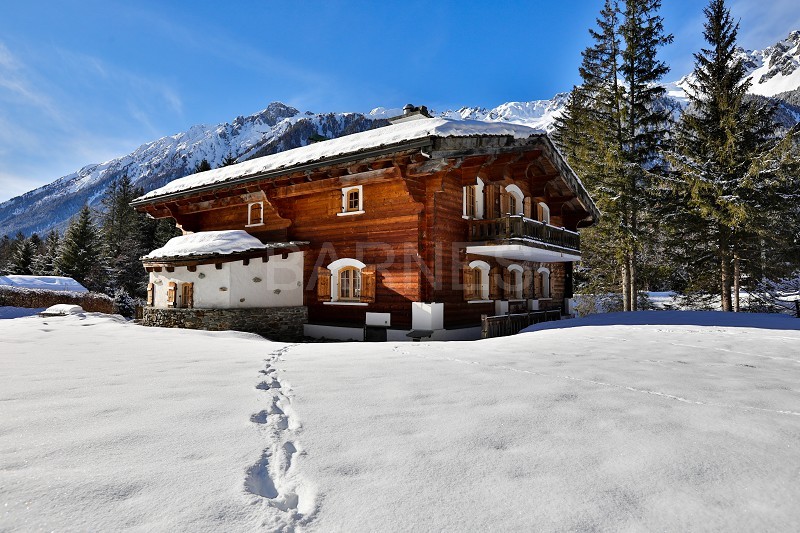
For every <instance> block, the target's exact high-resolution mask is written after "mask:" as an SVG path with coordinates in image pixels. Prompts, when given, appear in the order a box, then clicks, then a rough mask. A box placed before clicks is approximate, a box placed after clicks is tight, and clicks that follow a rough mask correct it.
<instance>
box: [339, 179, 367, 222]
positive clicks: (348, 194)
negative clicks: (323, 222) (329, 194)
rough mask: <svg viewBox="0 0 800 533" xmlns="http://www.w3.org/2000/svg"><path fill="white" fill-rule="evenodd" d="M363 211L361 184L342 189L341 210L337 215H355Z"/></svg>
mask: <svg viewBox="0 0 800 533" xmlns="http://www.w3.org/2000/svg"><path fill="white" fill-rule="evenodd" d="M363 212H364V190H363V187H362V186H361V185H355V186H353V187H345V188H344V189H342V211H341V212H340V213H338V214H339V215H357V214H360V213H363Z"/></svg>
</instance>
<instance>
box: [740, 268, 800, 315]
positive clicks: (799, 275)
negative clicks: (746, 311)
mask: <svg viewBox="0 0 800 533" xmlns="http://www.w3.org/2000/svg"><path fill="white" fill-rule="evenodd" d="M797 301H800V270H798V271H796V272H795V273H794V274H792V275H791V276H789V277H787V278H783V279H780V280H777V281H773V280H763V281H761V282H760V283H759V284H758V285H757V287H756V290H755V291H753V293H751V295H750V307H751V310H753V311H759V312H762V313H787V314H796V313H797V303H796V302H797Z"/></svg>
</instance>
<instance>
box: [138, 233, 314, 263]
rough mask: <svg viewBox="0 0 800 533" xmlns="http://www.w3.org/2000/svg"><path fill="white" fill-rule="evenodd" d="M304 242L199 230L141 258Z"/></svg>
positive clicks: (192, 254) (288, 245) (162, 257)
mask: <svg viewBox="0 0 800 533" xmlns="http://www.w3.org/2000/svg"><path fill="white" fill-rule="evenodd" d="M303 244H307V243H305V242H282V243H274V242H273V243H268V244H264V243H262V242H261V241H260V240H258V239H257V238H256V237H253V236H252V235H250V234H249V233H247V232H246V231H244V230H226V231H201V232H198V233H189V234H187V235H181V236H178V237H173V238H171V239H170V240H169V241H167V244H165V245H164V246H162V247H161V248H157V249H155V250H153V251H152V252H150V253H149V254H147V255H146V256H144V257H143V258H142V259H145V260H146V259H150V260H153V259H164V258H178V257H192V256H209V255H228V254H233V253H239V252H249V251H254V250H269V249H275V248H288V247H293V246H301V245H303Z"/></svg>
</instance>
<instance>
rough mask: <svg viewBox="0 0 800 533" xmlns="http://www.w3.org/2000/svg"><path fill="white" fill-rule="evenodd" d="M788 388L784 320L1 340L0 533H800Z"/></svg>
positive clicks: (31, 332) (90, 318) (55, 334)
mask: <svg viewBox="0 0 800 533" xmlns="http://www.w3.org/2000/svg"><path fill="white" fill-rule="evenodd" d="M557 326H563V327H557ZM799 378H800V320H798V319H793V318H789V317H785V316H771V315H770V316H768V315H744V314H743V315H730V314H727V315H723V314H721V313H691V312H672V311H661V312H643V313H633V314H626V315H623V314H616V315H602V316H594V317H589V318H587V319H581V320H573V321H564V322H562V323H559V324H557V323H549V324H543V325H540V326H539V327H538V331H532V332H529V333H524V334H520V335H517V336H515V337H510V338H504V339H494V340H487V341H479V342H472V343H468V342H459V343H457V342H454V343H405V344H395V343H385V344H367V343H362V344H350V343H341V344H306V345H284V344H278V343H272V342H269V341H266V340H263V339H260V338H258V337H255V336H252V335H247V334H241V333H233V332H223V333H208V332H197V331H183V330H167V329H157V328H144V327H141V326H137V325H134V324H132V323H128V322H124V321H123V320H122V319H119V318H115V317H109V316H106V315H93V314H85V315H79V316H67V317H56V318H40V317H26V318H17V319H13V320H0V530H4V531H5V530H9V531H30V530H39V529H42V530H44V529H48V530H94V531H99V530H110V529H112V530H118V529H136V530H141V531H146V530H158V531H250V530H254V529H259V528H260V529H261V530H267V531H269V530H284V531H292V530H296V531H441V530H446V531H488V530H491V531H531V530H544V531H548V530H595V529H604V530H672V531H674V530H773V531H778V530H780V531H796V530H798V529H800V483H798V476H799V475H800V449H799V448H800V385H798V383H800V379H799Z"/></svg>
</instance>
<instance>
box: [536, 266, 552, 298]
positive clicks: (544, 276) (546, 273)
mask: <svg viewBox="0 0 800 533" xmlns="http://www.w3.org/2000/svg"><path fill="white" fill-rule="evenodd" d="M536 272H537V273H538V274H539V287H540V290H539V294H540V297H541V298H550V297H551V296H550V269H548V268H545V267H540V268H539V270H537V271H536Z"/></svg>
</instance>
